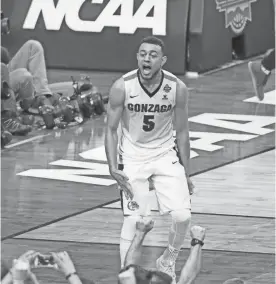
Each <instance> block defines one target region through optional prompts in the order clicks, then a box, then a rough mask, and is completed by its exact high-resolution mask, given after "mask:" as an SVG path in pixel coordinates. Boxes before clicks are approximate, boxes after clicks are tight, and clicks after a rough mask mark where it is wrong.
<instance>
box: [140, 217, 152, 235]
mask: <svg viewBox="0 0 276 284" xmlns="http://www.w3.org/2000/svg"><path fill="white" fill-rule="evenodd" d="M153 226H154V221H153V220H152V219H145V218H141V219H140V220H139V221H137V222H136V230H138V231H140V232H145V233H148V232H149V231H150V230H152V228H153Z"/></svg>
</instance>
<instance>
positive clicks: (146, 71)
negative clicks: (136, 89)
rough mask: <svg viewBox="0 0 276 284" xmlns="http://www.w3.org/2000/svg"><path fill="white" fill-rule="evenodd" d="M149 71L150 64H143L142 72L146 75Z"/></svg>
mask: <svg viewBox="0 0 276 284" xmlns="http://www.w3.org/2000/svg"><path fill="white" fill-rule="evenodd" d="M150 71H151V67H150V66H148V65H143V73H144V74H145V75H148V74H149V73H150Z"/></svg>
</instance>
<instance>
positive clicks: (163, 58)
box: [162, 55, 168, 67]
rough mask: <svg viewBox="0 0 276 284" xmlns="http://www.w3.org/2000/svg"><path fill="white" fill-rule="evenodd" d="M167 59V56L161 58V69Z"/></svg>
mask: <svg viewBox="0 0 276 284" xmlns="http://www.w3.org/2000/svg"><path fill="white" fill-rule="evenodd" d="M167 59H168V57H167V56H165V55H164V56H163V57H162V67H163V66H164V65H165V64H166V62H167Z"/></svg>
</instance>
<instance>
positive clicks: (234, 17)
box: [216, 0, 257, 34]
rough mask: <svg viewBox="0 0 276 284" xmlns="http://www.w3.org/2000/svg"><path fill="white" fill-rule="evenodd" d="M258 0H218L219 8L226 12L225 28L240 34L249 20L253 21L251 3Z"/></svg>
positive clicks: (220, 10)
mask: <svg viewBox="0 0 276 284" xmlns="http://www.w3.org/2000/svg"><path fill="white" fill-rule="evenodd" d="M256 1H257V0H216V4H217V7H216V8H217V10H218V11H219V12H224V13H225V28H228V27H229V26H230V27H231V29H232V31H233V32H234V33H236V34H240V33H241V32H242V31H243V30H244V28H245V26H246V23H247V21H252V11H251V4H252V3H253V2H256Z"/></svg>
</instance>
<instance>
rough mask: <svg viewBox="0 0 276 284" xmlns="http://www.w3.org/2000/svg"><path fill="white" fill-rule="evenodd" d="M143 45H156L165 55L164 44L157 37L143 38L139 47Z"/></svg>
mask: <svg viewBox="0 0 276 284" xmlns="http://www.w3.org/2000/svg"><path fill="white" fill-rule="evenodd" d="M143 43H149V44H154V45H158V46H160V47H161V50H162V52H163V53H165V44H164V42H163V40H162V39H160V38H158V37H155V36H148V37H145V38H143V39H142V41H141V43H140V46H141V45H142V44H143Z"/></svg>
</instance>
